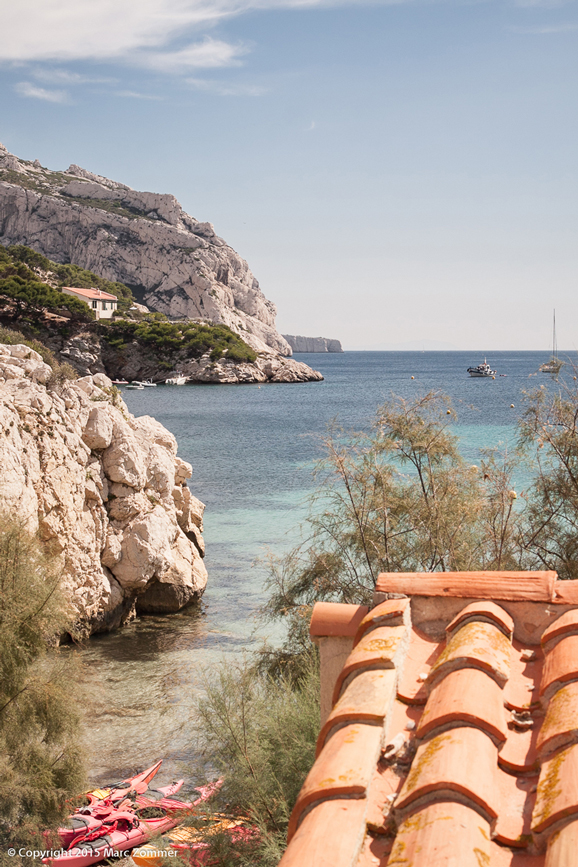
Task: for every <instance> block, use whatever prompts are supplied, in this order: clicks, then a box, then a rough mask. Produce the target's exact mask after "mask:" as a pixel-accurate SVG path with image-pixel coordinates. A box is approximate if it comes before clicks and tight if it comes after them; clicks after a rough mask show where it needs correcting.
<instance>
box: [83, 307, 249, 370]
mask: <svg viewBox="0 0 578 867" xmlns="http://www.w3.org/2000/svg"><path fill="white" fill-rule="evenodd" d="M99 332H100V334H101V335H102V337H103V338H104V340H106V342H107V343H108V344H109V346H111V347H112V348H114V349H116V350H117V351H119V352H123V351H124V350H125V349H126V347H127V346H128V344H129V343H132V341H137V343H138V344H140V345H141V346H142V347H144V348H146V349H149V350H150V351H152V352H153V353H154V354H155V355H156V356H157V358H158V361H159V363H160V365H161V366H165V367H167V368H172V367H173V366H174V362H175V361H176V360H177V356H178V358H179V360H185V359H188V358H200V357H201V356H202V355H204V354H205V353H206V352H210V357H211V361H217V360H218V359H219V358H222V357H223V356H225V357H226V358H229V359H231V361H240V362H242V361H247V362H253V361H255V359H256V358H257V353H256V352H255V351H254V350H253V349H251V347H250V346H248V345H247V344H246V343H245V342H244V341H243V340H241V338H240V337H239V336H238V335H237V334H235V332H234V331H231V329H230V328H228V327H227V326H226V325H205V324H202V323H198V322H183V323H180V322H179V323H173V322H169V321H168V320H167V318H166V317H165V316H163V314H162V313H153V314H150V315H148V316H145V317H143V318H142V319H141V321H134V320H129V319H121V320H113V321H108V322H104V321H103V322H101V323H99Z"/></svg>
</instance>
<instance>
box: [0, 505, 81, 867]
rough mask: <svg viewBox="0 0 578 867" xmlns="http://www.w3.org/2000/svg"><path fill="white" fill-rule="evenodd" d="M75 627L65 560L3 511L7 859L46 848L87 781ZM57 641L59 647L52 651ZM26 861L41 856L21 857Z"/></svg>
mask: <svg viewBox="0 0 578 867" xmlns="http://www.w3.org/2000/svg"><path fill="white" fill-rule="evenodd" d="M69 627H70V624H69V621H68V616H67V614H66V606H65V602H64V600H63V597H62V595H61V593H60V589H59V563H58V560H57V559H56V558H55V557H51V556H49V555H48V554H47V552H46V550H44V549H43V548H42V547H41V545H40V543H39V541H38V539H37V538H36V537H35V536H34V535H33V534H31V533H30V532H28V530H26V529H25V527H24V525H23V524H22V523H21V522H20V521H18V520H17V519H15V518H13V517H11V516H9V515H6V514H2V515H0V864H3V865H8V864H11V865H12V864H14V863H15V859H14V858H10V857H9V855H8V852H7V850H8V848H9V847H13V848H15V849H16V850H18V849H19V848H20V847H22V846H24V847H25V848H27V849H28V848H30V846H31V845H32V847H33V848H40V849H45V848H47V847H46V841H45V840H44V838H43V837H42V831H43V829H55V828H56V827H57V826H58V824H59V823H60V822H61V821H62V819H63V817H64V816H65V815H66V814H67V812H68V808H67V806H66V800H67V799H68V798H70V797H72V796H74V795H75V794H76V793H77V792H78V791H80V790H81V788H82V785H83V782H84V771H83V760H82V753H81V749H80V747H79V743H78V741H79V715H78V711H77V707H76V704H75V699H74V689H73V688H71V687H72V685H73V683H74V679H73V678H72V677H71V669H70V662H71V656H70V654H69V653H65V652H62V651H59V650H58V649H57V648H56V646H55V645H56V643H57V640H58V637H59V636H60V635H61V634H62V633H63V632H64V631H66V629H67V628H69ZM49 648H51V649H50V650H49ZM18 860H19V863H25V864H27V863H33V860H34V859H33V858H28V859H27V858H20V859H18Z"/></svg>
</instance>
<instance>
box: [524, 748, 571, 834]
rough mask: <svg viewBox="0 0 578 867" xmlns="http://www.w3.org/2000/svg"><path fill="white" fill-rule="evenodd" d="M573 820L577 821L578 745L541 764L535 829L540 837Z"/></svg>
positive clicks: (535, 809)
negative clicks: (562, 823)
mask: <svg viewBox="0 0 578 867" xmlns="http://www.w3.org/2000/svg"><path fill="white" fill-rule="evenodd" d="M572 819H578V745H573V746H571V747H567V748H566V749H565V750H561V751H560V752H558V753H556V754H555V755H553V756H552V757H551V758H549V759H546V760H545V761H543V762H542V770H541V771H540V781H539V783H538V792H537V795H536V806H535V807H534V815H533V817H532V830H533V831H534V833H535V834H538V835H541V834H543V832H545V831H547V830H549V829H552V830H555V829H556V827H557V826H558V825H559V823H561V822H564V823H566V822H568V821H571V820H572Z"/></svg>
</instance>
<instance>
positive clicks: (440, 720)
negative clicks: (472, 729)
mask: <svg viewBox="0 0 578 867" xmlns="http://www.w3.org/2000/svg"><path fill="white" fill-rule="evenodd" d="M467 724H470V725H474V726H477V727H478V728H480V729H482V730H483V731H485V732H486V734H488V735H489V736H490V737H491V738H492V739H493V740H494V741H495V742H496V743H501V742H502V741H505V740H506V736H507V734H508V729H507V727H506V714H505V709H504V699H503V694H502V690H501V689H500V687H499V686H498V684H497V683H496V681H495V680H493V679H492V678H491V677H489V676H488V675H487V674H486V673H485V672H483V671H478V670H477V669H475V668H462V669H459V670H458V671H452V672H450V673H449V674H448V675H447V676H446V677H444V678H443V679H442V680H441V681H439V682H438V683H437V684H436V685H435V686H434V687H433V689H432V691H431V693H430V696H429V698H428V700H427V704H426V706H425V710H424V712H423V715H422V717H421V720H420V724H419V727H418V730H417V736H418V737H419V738H425V737H426V736H429V735H431V734H432V733H438V730H439V729H443V728H444V727H446V728H448V727H450V726H452V727H453V726H456V725H467Z"/></svg>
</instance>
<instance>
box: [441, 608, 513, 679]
mask: <svg viewBox="0 0 578 867" xmlns="http://www.w3.org/2000/svg"><path fill="white" fill-rule="evenodd" d="M510 654H511V644H510V642H509V640H508V639H507V638H506V636H505V635H504V633H503V632H502V631H501V630H500V629H498V627H497V626H494V625H493V624H491V623H479V622H478V623H471V622H470V623H466V624H465V626H462V627H461V628H460V629H458V630H457V632H454V634H453V635H452V637H451V638H450V640H449V641H448V643H447V646H446V648H445V650H444V651H443V653H441V654H440V656H439V658H438V660H437V662H436V663H435V665H434V666H433V667H432V669H431V671H430V674H429V677H428V685H429V686H430V687H431V686H433V684H434V683H436V681H438V680H439V679H440V678H442V677H445V675H446V674H448V673H449V672H450V671H455V670H456V669H458V668H479V669H480V670H481V671H485V672H486V673H487V674H489V675H490V677H493V678H494V680H495V681H496V683H497V684H498V685H499V686H504V684H505V683H506V681H507V679H508V677H509V676H510Z"/></svg>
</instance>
